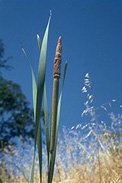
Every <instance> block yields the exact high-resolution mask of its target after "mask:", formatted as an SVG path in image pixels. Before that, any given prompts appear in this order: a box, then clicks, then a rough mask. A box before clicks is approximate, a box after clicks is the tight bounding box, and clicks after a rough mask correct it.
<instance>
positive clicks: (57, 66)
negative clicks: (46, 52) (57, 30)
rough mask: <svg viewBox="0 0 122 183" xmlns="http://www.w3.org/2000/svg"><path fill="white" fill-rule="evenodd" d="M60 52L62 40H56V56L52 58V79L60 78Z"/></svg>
mask: <svg viewBox="0 0 122 183" xmlns="http://www.w3.org/2000/svg"><path fill="white" fill-rule="evenodd" d="M61 52H62V38H61V36H60V37H59V38H58V43H57V47H56V54H55V58H54V78H60V65H61V59H62V58H61Z"/></svg>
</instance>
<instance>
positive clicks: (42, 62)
mask: <svg viewBox="0 0 122 183" xmlns="http://www.w3.org/2000/svg"><path fill="white" fill-rule="evenodd" d="M50 19H51V16H50V17H49V20H48V24H47V27H46V31H45V34H44V38H43V41H42V45H41V50H40V58H39V66H38V85H37V98H36V126H35V146H36V144H37V145H38V149H39V151H38V152H39V154H38V156H39V170H40V183H41V182H42V180H41V179H42V139H41V136H42V135H41V130H38V129H39V128H40V111H41V106H42V98H43V91H44V81H45V74H46V54H47V43H48V32H49V25H50ZM38 137H40V138H38ZM37 138H38V140H39V141H40V142H39V143H38V142H36V141H37Z"/></svg>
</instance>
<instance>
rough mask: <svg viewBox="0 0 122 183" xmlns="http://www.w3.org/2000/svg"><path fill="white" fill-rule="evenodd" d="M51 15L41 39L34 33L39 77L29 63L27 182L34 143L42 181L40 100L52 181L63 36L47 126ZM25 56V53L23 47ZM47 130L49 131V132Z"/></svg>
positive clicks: (56, 58)
mask: <svg viewBox="0 0 122 183" xmlns="http://www.w3.org/2000/svg"><path fill="white" fill-rule="evenodd" d="M50 19H51V12H50V17H49V21H48V24H47V28H46V31H45V34H44V38H43V41H42V42H41V41H40V37H39V35H37V42H38V47H39V51H40V58H39V66H38V81H37V82H36V78H35V75H34V71H33V68H32V66H31V63H30V61H29V64H30V68H31V74H32V93H33V108H34V122H35V138H34V139H35V143H34V157H33V162H32V168H31V174H30V181H29V183H34V164H35V163H34V162H35V153H36V147H38V157H39V173H40V183H42V158H43V157H42V131H41V123H40V118H41V114H40V111H41V110H42V101H43V100H44V126H45V133H46V147H47V160H48V167H47V168H48V178H47V182H48V183H52V180H53V173H54V165H55V157H56V144H57V138H58V124H59V118H60V108H61V99H62V90H61V93H60V96H59V97H58V93H59V78H60V65H61V50H62V38H61V37H59V38H58V43H57V47H56V54H55V58H54V75H53V76H54V78H53V87H52V110H51V111H52V112H51V117H52V118H51V122H50V129H49V120H48V102H47V92H46V81H45V76H46V55H47V43H48V32H49V25H50ZM22 51H23V52H24V54H25V56H26V58H27V59H28V57H27V54H26V52H25V50H24V48H23V47H22ZM66 69H67V63H65V66H64V72H63V79H62V89H63V85H64V81H65V75H66ZM49 131H50V134H49Z"/></svg>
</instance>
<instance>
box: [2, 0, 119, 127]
mask: <svg viewBox="0 0 122 183" xmlns="http://www.w3.org/2000/svg"><path fill="white" fill-rule="evenodd" d="M50 10H52V19H51V25H50V32H49V44H48V57H47V66H48V67H47V88H48V99H49V101H50V102H51V88H52V68H53V60H54V54H55V47H56V42H57V39H58V36H62V41H63V45H62V46H63V52H62V66H64V62H65V61H68V72H67V77H66V83H65V87H64V93H63V100H62V110H61V121H60V126H61V127H62V125H65V126H67V127H72V126H73V125H77V124H78V123H82V122H83V119H82V118H81V112H82V110H83V109H84V105H83V103H84V100H85V98H84V95H83V94H82V92H81V88H82V86H83V85H84V75H85V74H86V73H87V72H89V73H90V76H91V78H92V83H93V95H94V96H95V104H96V106H99V105H101V104H102V103H104V102H107V101H109V100H111V99H113V98H115V99H117V103H116V104H115V105H114V108H113V110H114V112H115V113H116V114H117V113H120V112H122V109H120V108H119V105H121V104H122V71H121V70H122V1H121V0H48V1H47V0H43V1H42V0H1V1H0V38H1V39H2V40H3V42H4V45H5V57H8V56H13V59H12V61H11V62H10V63H11V65H12V66H13V67H14V69H13V70H12V71H10V72H6V71H5V72H4V73H3V76H4V77H5V78H7V79H10V80H13V81H14V82H16V83H18V84H20V85H21V87H22V90H23V92H24V94H25V95H26V96H27V99H28V100H29V101H30V102H31V101H32V99H31V97H32V93H31V74H30V69H29V65H28V63H27V61H26V59H25V58H24V55H23V53H22V51H21V49H20V43H22V44H23V46H24V48H25V50H26V52H27V54H28V57H29V58H30V61H31V63H32V65H33V67H34V71H35V72H36V71H37V66H38V56H39V52H38V47H37V41H36V34H37V33H38V34H39V35H40V37H41V38H42V37H43V34H44V30H45V28H46V24H47V21H48V17H49V11H50ZM103 115H104V113H103Z"/></svg>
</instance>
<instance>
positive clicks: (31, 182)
mask: <svg viewBox="0 0 122 183" xmlns="http://www.w3.org/2000/svg"><path fill="white" fill-rule="evenodd" d="M21 49H22V51H23V53H24V55H25V57H26V59H27V61H28V63H29V65H30V69H31V76H32V96H33V109H34V122H36V97H37V84H36V79H35V74H34V71H33V67H32V65H31V63H30V60H29V59H28V56H27V54H26V51H25V49H24V48H23V47H22V46H21ZM38 136H39V132H38ZM38 139H39V138H38ZM35 151H36V144H35V146H34V157H33V160H32V167H31V173H30V180H29V182H30V183H33V181H34V162H35Z"/></svg>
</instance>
